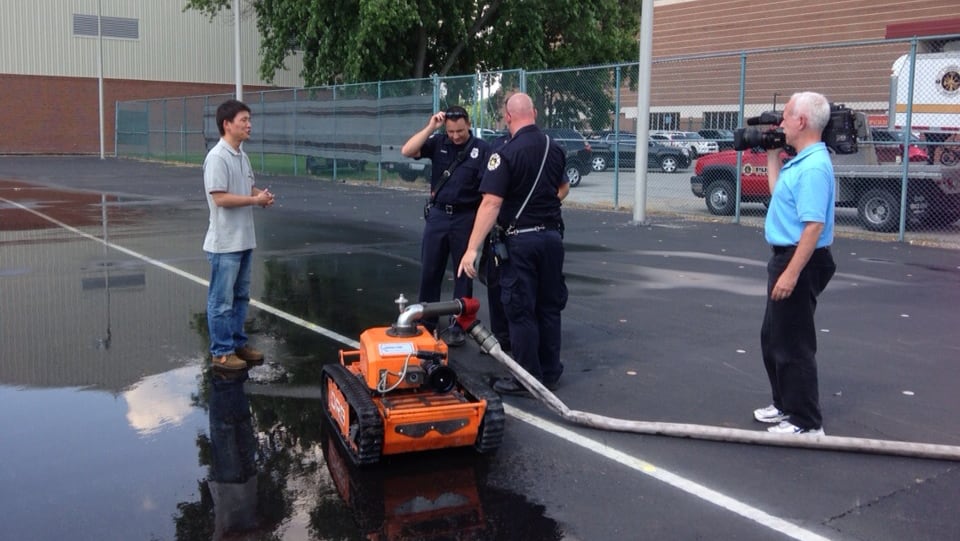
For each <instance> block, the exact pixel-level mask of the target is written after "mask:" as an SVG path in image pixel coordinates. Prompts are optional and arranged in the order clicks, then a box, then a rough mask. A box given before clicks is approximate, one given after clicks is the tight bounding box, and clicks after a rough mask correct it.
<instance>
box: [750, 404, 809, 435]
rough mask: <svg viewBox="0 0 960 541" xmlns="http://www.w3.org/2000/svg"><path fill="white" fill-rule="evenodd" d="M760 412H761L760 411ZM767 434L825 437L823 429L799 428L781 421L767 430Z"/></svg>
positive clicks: (788, 422)
mask: <svg viewBox="0 0 960 541" xmlns="http://www.w3.org/2000/svg"><path fill="white" fill-rule="evenodd" d="M758 411H759V410H758ZM767 432H772V433H774V434H803V435H807V434H809V435H811V436H823V435H824V432H823V428H811V429H807V428H800V427H799V426H796V425H794V424H793V423H791V422H790V421H781V422H780V424H778V425H777V426H771V427H770V428H768V429H767Z"/></svg>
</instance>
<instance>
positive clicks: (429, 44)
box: [185, 0, 641, 86]
mask: <svg viewBox="0 0 960 541" xmlns="http://www.w3.org/2000/svg"><path fill="white" fill-rule="evenodd" d="M640 2H641V0H522V1H520V0H514V1H509V2H508V1H504V0H489V1H477V0H243V7H241V10H250V9H252V11H253V12H254V13H255V14H256V18H257V27H258V30H259V32H260V34H261V38H262V50H261V54H262V62H261V65H260V75H261V77H263V78H264V79H265V80H267V81H272V80H273V76H274V74H275V73H276V72H277V70H281V69H285V67H286V66H285V61H286V59H287V58H288V57H290V55H292V54H295V53H297V54H301V55H302V57H303V66H304V67H303V73H302V76H303V78H304V81H305V83H306V85H307V86H318V85H327V84H335V83H353V82H363V81H378V80H396V79H410V78H414V79H419V78H423V77H425V76H427V75H429V74H431V73H437V74H439V75H447V74H471V73H475V72H477V71H496V70H501V69H513V68H523V69H527V70H531V69H544V68H561V67H569V66H580V65H588V64H610V63H616V62H623V61H633V60H634V59H635V58H636V54H637V35H638V32H639V19H640ZM231 5H232V0H188V1H187V4H186V8H185V9H195V10H198V11H200V12H202V13H204V14H207V15H209V16H210V17H213V16H215V15H216V14H218V13H219V12H220V11H222V10H224V9H230V7H231Z"/></svg>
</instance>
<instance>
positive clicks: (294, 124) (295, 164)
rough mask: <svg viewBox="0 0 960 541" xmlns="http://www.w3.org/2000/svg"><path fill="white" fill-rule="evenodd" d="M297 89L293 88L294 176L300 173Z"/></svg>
mask: <svg viewBox="0 0 960 541" xmlns="http://www.w3.org/2000/svg"><path fill="white" fill-rule="evenodd" d="M297 109H298V107H297V89H296V88H294V89H293V176H297V175H299V167H298V166H299V165H300V159H299V157H298V156H297Z"/></svg>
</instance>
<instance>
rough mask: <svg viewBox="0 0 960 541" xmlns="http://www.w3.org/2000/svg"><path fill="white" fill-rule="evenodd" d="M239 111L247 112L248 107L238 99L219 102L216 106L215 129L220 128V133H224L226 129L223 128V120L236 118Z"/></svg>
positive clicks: (231, 120) (248, 110)
mask: <svg viewBox="0 0 960 541" xmlns="http://www.w3.org/2000/svg"><path fill="white" fill-rule="evenodd" d="M241 111H246V112H248V113H249V112H250V107H249V106H248V105H247V104H246V103H243V102H242V101H240V100H234V99H230V100H227V101H225V102H223V103H221V104H220V107H217V129H218V130H220V135H226V131H224V129H223V122H224V121H226V120H229V121H230V122H233V119H234V118H236V117H237V115H239V114H240V112H241Z"/></svg>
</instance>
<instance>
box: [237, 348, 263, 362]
mask: <svg viewBox="0 0 960 541" xmlns="http://www.w3.org/2000/svg"><path fill="white" fill-rule="evenodd" d="M234 354H236V356H237V357H240V358H241V359H243V360H244V361H247V362H248V363H260V362H263V352H261V351H257V350H255V349H253V348H252V347H250V346H243V347H242V348H237V350H236V351H234Z"/></svg>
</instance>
